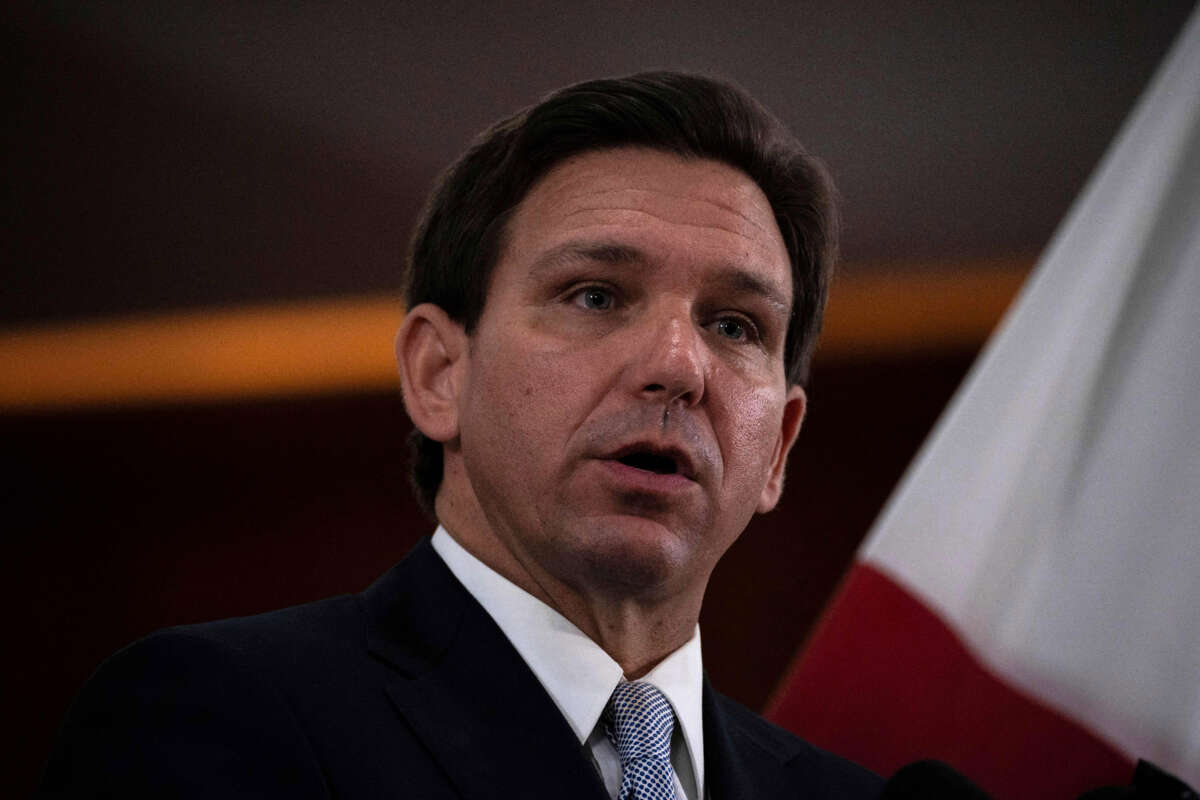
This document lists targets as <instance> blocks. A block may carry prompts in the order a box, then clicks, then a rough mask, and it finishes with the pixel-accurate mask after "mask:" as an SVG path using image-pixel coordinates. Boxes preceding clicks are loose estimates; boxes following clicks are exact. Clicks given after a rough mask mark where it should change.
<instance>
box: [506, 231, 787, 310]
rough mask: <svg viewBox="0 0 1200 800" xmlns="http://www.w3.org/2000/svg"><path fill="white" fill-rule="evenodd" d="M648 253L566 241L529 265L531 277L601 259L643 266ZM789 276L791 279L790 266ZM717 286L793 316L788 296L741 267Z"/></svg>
mask: <svg viewBox="0 0 1200 800" xmlns="http://www.w3.org/2000/svg"><path fill="white" fill-rule="evenodd" d="M649 261H650V259H649V258H647V256H646V255H645V253H643V252H642V251H641V250H639V249H638V248H636V247H633V246H632V245H627V244H621V243H618V242H603V241H601V242H567V243H566V244H562V245H559V246H558V247H555V248H553V249H551V250H549V251H548V252H546V253H544V254H543V255H541V256H540V257H538V259H537V260H536V261H534V263H533V265H532V266H531V267H530V270H529V274H530V277H537V276H538V275H540V274H541V273H543V272H547V271H550V270H554V269H557V268H560V267H564V266H569V265H571V264H579V263H587V262H599V263H602V264H608V265H611V266H630V265H639V264H640V265H644V264H647V263H649ZM788 278H789V279H790V278H791V271H790V265H789V271H788ZM714 283H715V285H716V288H718V289H719V290H721V291H724V292H726V293H729V294H752V295H756V296H758V297H761V298H762V299H763V300H764V301H765V302H766V303H767V304H768V305H770V306H772V307H773V308H774V309H775V310H776V311H777V312H778V313H780V314H781V315H782V316H784V317H790V316H791V315H792V304H791V302H789V301H788V299H787V296H786V295H785V294H784V293H783V292H781V291H780V290H779V288H778V287H777V286H775V285H774V284H772V283H771V282H769V281H767V280H765V279H763V278H761V277H759V276H758V275H755V274H754V273H752V272H750V271H749V270H746V269H743V268H741V267H732V266H731V267H730V268H729V269H727V270H722V271H721V272H720V274H719V275H718V276H717V277H716V278H715V280H714Z"/></svg>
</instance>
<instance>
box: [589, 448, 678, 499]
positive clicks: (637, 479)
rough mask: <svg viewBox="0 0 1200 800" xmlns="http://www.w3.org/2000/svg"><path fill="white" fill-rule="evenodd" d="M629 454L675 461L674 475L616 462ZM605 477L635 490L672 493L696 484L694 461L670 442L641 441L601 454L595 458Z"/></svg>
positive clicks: (619, 461)
mask: <svg viewBox="0 0 1200 800" xmlns="http://www.w3.org/2000/svg"><path fill="white" fill-rule="evenodd" d="M633 453H650V454H653V455H656V456H661V457H664V458H670V459H671V460H672V461H674V462H675V472H670V473H659V472H653V471H651V470H646V469H640V468H638V467H634V466H630V465H629V464H625V463H622V462H621V460H620V459H622V458H624V457H626V456H628V455H631V454H633ZM598 460H599V461H600V463H601V464H602V465H603V466H604V468H605V469H606V471H607V473H608V475H609V476H610V477H611V478H612V479H614V480H615V481H617V482H618V483H619V484H621V485H623V486H625V487H627V488H629V489H633V490H635V491H646V492H654V493H672V492H679V491H683V490H686V489H689V488H691V487H693V486H695V485H696V484H697V480H696V476H697V472H698V470H697V466H696V459H695V458H694V457H693V456H692V455H691V453H689V452H688V451H687V449H685V448H683V447H681V446H679V445H677V444H674V443H671V442H655V441H652V440H648V439H642V440H638V441H634V442H629V443H627V444H622V445H620V446H619V447H616V448H615V449H613V450H611V451H609V452H607V453H605V454H603V455H601V456H600V457H599V459H598Z"/></svg>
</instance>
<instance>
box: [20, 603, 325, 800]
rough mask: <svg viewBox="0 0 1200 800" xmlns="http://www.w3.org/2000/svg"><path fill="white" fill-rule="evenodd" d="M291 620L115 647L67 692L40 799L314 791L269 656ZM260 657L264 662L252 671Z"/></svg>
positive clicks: (316, 785)
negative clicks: (67, 705)
mask: <svg viewBox="0 0 1200 800" xmlns="http://www.w3.org/2000/svg"><path fill="white" fill-rule="evenodd" d="M263 617H267V618H269V617H271V615H263ZM320 617H321V614H320V613H318V614H316V615H315V616H313V615H312V614H310V613H304V614H301V615H300V617H299V618H298V619H305V620H309V621H312V620H314V619H319V618H320ZM293 622H294V621H293ZM294 627H295V625H294V624H281V622H280V620H279V619H277V618H275V619H265V620H264V619H256V618H246V619H244V620H227V621H223V622H219V623H207V624H204V625H192V626H185V627H180V628H173V629H167V630H163V631H159V632H157V633H154V634H151V635H150V636H147V637H146V638H144V639H141V640H139V641H137V642H135V643H133V644H132V645H129V646H128V647H126V648H124V649H123V650H121V651H119V652H118V653H117V654H116V655H114V656H112V657H111V658H109V659H108V660H107V661H105V662H104V664H102V665H101V666H100V668H99V669H98V670H97V671H96V673H95V674H94V675H93V676H92V677H91V679H89V680H88V682H87V684H86V685H85V686H84V688H83V689H82V691H81V692H80V693H79V695H78V696H77V697H76V698H75V702H74V703H73V704H72V706H71V709H70V711H69V712H68V714H67V718H66V720H65V721H64V723H63V726H62V728H61V729H60V731H59V735H58V737H57V739H56V742H55V745H54V748H53V750H52V753H51V756H50V760H49V762H48V763H47V765H46V769H45V772H44V773H43V781H42V785H41V789H40V793H41V796H46V797H75V796H94V795H102V796H139V797H140V796H159V795H168V796H178V797H192V796H196V797H201V796H231V794H234V793H235V792H234V789H235V788H238V790H239V791H240V790H241V789H245V790H246V791H247V792H249V793H250V794H253V793H256V792H257V791H258V790H260V789H261V790H263V793H262V794H260V795H259V796H272V795H271V793H270V792H269V791H266V790H267V788H268V787H286V792H287V793H288V794H289V795H291V796H295V797H323V796H325V794H326V791H325V785H324V777H323V775H322V773H321V769H320V767H319V765H318V763H317V760H316V758H315V757H314V754H313V751H312V746H311V743H310V740H309V737H308V736H307V734H306V732H305V730H304V729H303V726H302V724H301V720H300V719H299V718H298V717H297V715H296V713H295V711H294V709H293V708H292V707H291V705H290V703H289V702H288V701H287V699H286V691H285V689H284V687H283V686H281V681H280V680H279V679H278V676H281V675H285V674H286V673H287V669H286V667H287V663H288V662H286V661H284V660H283V659H282V658H280V657H279V655H280V654H284V653H287V652H288V651H289V650H291V649H294V648H292V647H290V646H289V645H287V644H286V642H288V641H291V642H295V641H297V638H298V637H297V636H296V635H295V633H294V632H292V633H285V632H287V631H289V630H290V629H291V628H294ZM300 650H303V647H301V648H300ZM271 652H273V653H275V654H276V655H274V656H273V657H270V658H264V657H263V654H264V653H271ZM299 658H300V659H301V660H303V659H304V658H305V656H303V655H300V656H299ZM268 662H274V663H273V664H272V669H269V670H267V669H263V665H264V664H266V663H268ZM251 754H252V755H251ZM272 791H273V789H272ZM247 796H249V794H248V795H247Z"/></svg>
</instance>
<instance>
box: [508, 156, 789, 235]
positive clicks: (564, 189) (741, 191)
mask: <svg viewBox="0 0 1200 800" xmlns="http://www.w3.org/2000/svg"><path fill="white" fill-rule="evenodd" d="M614 153H624V154H627V155H628V156H629V157H630V162H627V163H626V165H625V169H621V170H616V171H614V170H613V168H612V161H611V159H610V158H605V157H606V156H608V157H611V155H612V154H614ZM601 159H604V160H603V161H602V160H601ZM634 161H638V162H641V164H642V165H644V167H645V169H637V168H635V167H634V166H633V162H634ZM593 162H595V163H593ZM677 167H684V168H686V171H687V173H688V175H687V177H684V176H683V173H682V172H681V171H680V170H679V169H677ZM664 177H665V178H666V182H667V183H668V184H674V185H673V186H662V185H658V184H657V183H655V182H654V181H655V180H657V179H660V178H664ZM637 184H643V185H640V186H639V185H637ZM683 187H687V188H686V190H684V188H683ZM546 195H549V196H554V195H558V196H559V199H560V200H561V202H559V203H556V206H561V205H563V204H564V203H571V202H585V201H588V200H589V199H590V198H599V197H603V196H605V195H625V196H632V197H635V198H637V197H642V198H646V199H648V200H649V201H650V203H653V202H654V199H656V198H657V199H662V200H664V201H665V200H676V201H684V202H686V203H689V204H698V205H704V206H709V207H711V208H712V209H715V210H718V211H722V212H725V213H727V214H731V215H733V216H736V217H738V218H739V219H741V220H743V221H744V222H746V223H747V224H748V225H750V226H751V227H753V228H755V229H757V230H758V231H760V232H762V233H763V234H765V235H766V236H767V237H768V238H770V239H777V240H780V241H781V240H782V237H781V234H780V233H779V230H778V227H777V225H776V223H775V212H774V210H773V209H772V208H771V204H770V202H769V201H768V200H767V197H766V195H765V194H763V191H762V189H761V187H759V185H758V184H757V183H755V182H754V180H753V179H751V178H750V176H749V175H747V174H745V173H744V172H742V171H741V170H739V169H737V168H736V167H732V166H730V165H728V164H725V163H723V162H720V161H715V160H713V159H706V158H700V159H689V158H684V157H683V156H679V155H676V154H674V153H666V152H662V151H659V150H654V149H649V148H639V147H631V148H620V149H617V150H600V151H594V152H587V153H583V154H580V155H578V156H574V157H573V158H569V159H567V160H566V161H564V162H562V163H561V164H559V165H557V166H556V167H555V168H553V169H552V170H551V171H550V172H549V173H548V174H547V175H545V176H544V177H543V178H542V181H540V182H539V184H535V185H534V187H533V188H532V189H531V190H530V192H529V193H528V194H527V195H526V200H529V199H533V198H535V196H540V197H539V199H541V198H544V197H545V196H546ZM647 204H648V203H639V202H633V203H628V204H626V203H617V205H615V206H614V205H611V204H608V203H606V204H604V205H596V206H588V208H583V209H579V211H586V210H589V209H591V208H594V209H595V210H621V209H629V210H644V209H641V206H643V205H647ZM747 205H749V206H751V207H753V208H754V211H751V210H750V209H749V208H747ZM755 211H756V212H757V213H755ZM747 212H749V213H747ZM760 215H761V218H760V219H755V217H756V216H760ZM567 216H571V215H567ZM654 216H658V217H659V218H660V219H666V218H664V217H662V216H661V215H657V214H656V215H654ZM565 218H566V217H563V219H565ZM666 221H668V222H675V220H670V219H668V220H666ZM713 227H720V228H721V229H723V230H729V231H730V232H738V231H734V230H731V229H730V228H729V227H727V226H713ZM738 233H740V232H738ZM740 235H744V234H740ZM747 238H748V237H747Z"/></svg>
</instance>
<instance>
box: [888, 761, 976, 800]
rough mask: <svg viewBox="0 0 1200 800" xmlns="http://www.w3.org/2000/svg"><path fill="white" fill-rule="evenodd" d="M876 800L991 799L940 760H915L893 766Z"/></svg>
mask: <svg viewBox="0 0 1200 800" xmlns="http://www.w3.org/2000/svg"><path fill="white" fill-rule="evenodd" d="M879 797H880V800H917V798H920V799H921V800H929V798H946V800H992V796H991V795H989V794H988V793H987V792H985V791H983V790H982V789H980V788H979V787H978V786H976V785H975V784H973V783H971V782H970V781H969V780H967V779H966V778H965V777H963V776H962V775H961V774H960V773H959V772H957V771H956V770H954V769H953V768H951V767H950V766H949V765H947V764H943V763H942V762H941V761H932V760H930V761H916V762H913V763H912V764H908V765H906V766H903V767H901V768H900V769H898V770H896V773H895V774H894V775H892V777H890V778H888V780H887V783H885V784H884V785H883V794H881V795H880V796H879Z"/></svg>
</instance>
